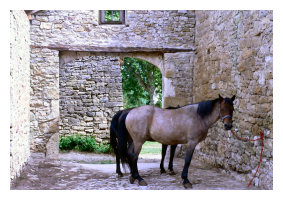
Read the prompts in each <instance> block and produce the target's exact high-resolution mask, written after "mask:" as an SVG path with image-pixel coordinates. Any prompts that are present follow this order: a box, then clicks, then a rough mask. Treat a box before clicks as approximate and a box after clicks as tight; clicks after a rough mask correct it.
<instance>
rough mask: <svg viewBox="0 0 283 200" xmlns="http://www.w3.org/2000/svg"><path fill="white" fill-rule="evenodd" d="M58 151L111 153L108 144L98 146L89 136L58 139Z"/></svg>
mask: <svg viewBox="0 0 283 200" xmlns="http://www.w3.org/2000/svg"><path fill="white" fill-rule="evenodd" d="M59 149H60V151H68V150H77V151H84V152H93V153H111V152H112V149H111V147H110V144H98V143H97V142H96V140H95V138H93V137H91V136H81V135H71V136H63V137H60V142H59Z"/></svg>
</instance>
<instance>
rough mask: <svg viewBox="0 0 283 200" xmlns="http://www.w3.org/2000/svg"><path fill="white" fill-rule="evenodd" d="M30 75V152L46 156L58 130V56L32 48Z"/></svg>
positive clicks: (51, 51)
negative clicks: (48, 145) (52, 138)
mask: <svg viewBox="0 0 283 200" xmlns="http://www.w3.org/2000/svg"><path fill="white" fill-rule="evenodd" d="M30 71H31V72H30V75H31V103H30V106H31V118H30V121H31V149H32V151H41V152H46V150H47V149H46V144H47V143H48V141H49V140H50V138H51V136H52V135H53V134H54V133H58V130H59V128H58V126H59V52H58V51H56V50H50V49H47V48H32V49H31V59H30ZM57 140H58V137H57ZM52 151H55V152H56V149H54V150H52Z"/></svg>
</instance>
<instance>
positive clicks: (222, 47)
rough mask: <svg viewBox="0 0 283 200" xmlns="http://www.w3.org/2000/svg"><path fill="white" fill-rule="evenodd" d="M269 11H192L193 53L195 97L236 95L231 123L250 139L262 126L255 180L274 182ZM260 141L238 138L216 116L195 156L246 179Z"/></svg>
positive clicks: (254, 163)
mask: <svg viewBox="0 0 283 200" xmlns="http://www.w3.org/2000/svg"><path fill="white" fill-rule="evenodd" d="M272 23H273V13H272V11H196V36H195V37H196V40H195V41H196V43H195V45H196V48H197V58H196V63H195V68H194V92H193V93H194V101H195V102H198V101H202V100H206V99H214V98H217V97H218V94H219V93H220V94H221V95H222V96H228V97H231V96H232V95H234V94H235V95H236V101H235V105H234V107H235V111H234V116H233V120H234V123H233V126H234V129H235V130H236V132H237V134H238V135H240V136H242V137H244V138H245V137H246V138H250V139H254V138H258V137H259V132H260V131H263V132H264V135H265V137H264V151H263V160H262V164H261V167H260V170H259V176H258V178H256V179H255V180H254V183H253V184H255V185H256V186H262V187H264V188H266V189H272V188H273V184H272V181H273V170H272V168H273V144H272V143H273V111H272V105H273V75H272V67H273V61H272V60H273V52H272V51H273V39H272V37H273V25H272ZM260 150H261V145H260V141H257V142H255V143H254V142H243V141H239V140H237V139H236V138H235V137H234V136H233V135H232V134H231V132H230V131H225V130H224V129H223V123H222V122H221V121H219V122H218V123H217V125H216V126H214V127H213V128H212V129H211V130H210V131H209V134H208V137H207V138H206V140H205V141H204V142H202V144H200V146H199V149H198V150H197V151H196V154H195V155H194V157H195V158H196V157H197V158H198V159H201V160H204V161H205V162H208V163H211V164H214V165H216V166H219V167H221V168H224V169H226V170H230V171H231V170H232V171H237V172H239V173H241V175H237V176H236V178H239V179H241V180H243V181H245V182H248V181H249V180H250V179H251V177H252V175H253V173H254V172H255V170H256V167H257V165H258V162H259V156H260Z"/></svg>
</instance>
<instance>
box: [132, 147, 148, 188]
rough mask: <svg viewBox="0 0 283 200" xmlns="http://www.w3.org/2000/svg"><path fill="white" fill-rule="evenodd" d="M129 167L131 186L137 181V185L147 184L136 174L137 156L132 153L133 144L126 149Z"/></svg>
mask: <svg viewBox="0 0 283 200" xmlns="http://www.w3.org/2000/svg"><path fill="white" fill-rule="evenodd" d="M128 156H129V165H130V168H131V176H130V183H131V184H133V183H134V182H135V180H138V181H139V185H141V186H146V185H147V183H146V182H145V181H144V180H143V178H142V177H140V175H139V172H138V154H137V153H135V151H134V144H133V143H132V144H131V145H130V147H129V149H128Z"/></svg>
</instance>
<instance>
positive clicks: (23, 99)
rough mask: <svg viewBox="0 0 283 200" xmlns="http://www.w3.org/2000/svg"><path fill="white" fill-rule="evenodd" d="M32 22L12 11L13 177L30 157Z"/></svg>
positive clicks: (11, 107) (22, 13)
mask: <svg viewBox="0 0 283 200" xmlns="http://www.w3.org/2000/svg"><path fill="white" fill-rule="evenodd" d="M29 45H30V37H29V21H28V18H27V15H26V14H25V12H24V11H10V177H11V179H14V178H16V177H17V176H19V173H20V171H21V169H22V168H23V166H24V165H25V163H26V162H27V160H28V158H29V156H30V149H29V145H30V144H29V143H30V140H29V134H30V121H29V119H30V105H29V102H30V69H29V59H30V53H29V49H30V48H29Z"/></svg>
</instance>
